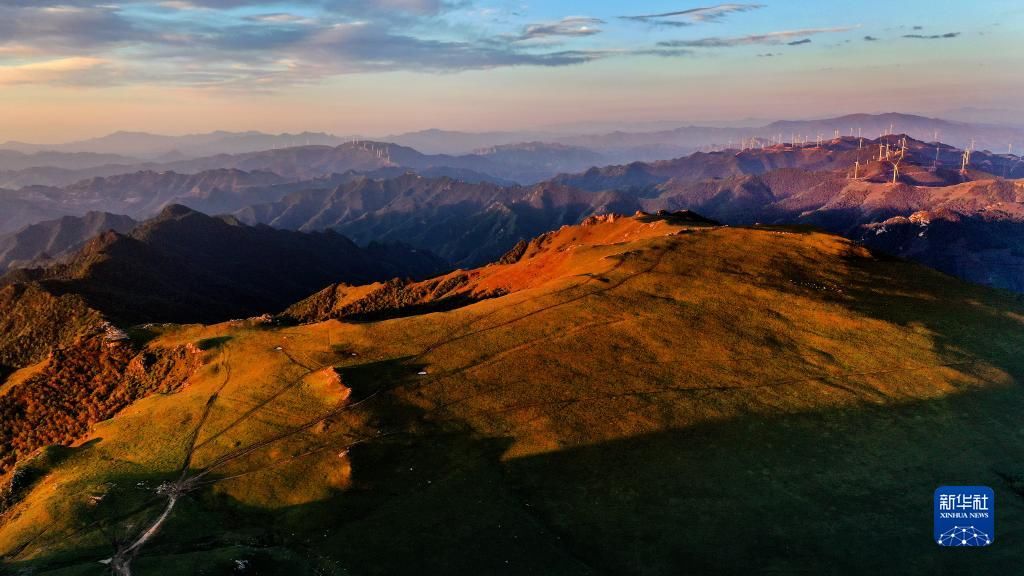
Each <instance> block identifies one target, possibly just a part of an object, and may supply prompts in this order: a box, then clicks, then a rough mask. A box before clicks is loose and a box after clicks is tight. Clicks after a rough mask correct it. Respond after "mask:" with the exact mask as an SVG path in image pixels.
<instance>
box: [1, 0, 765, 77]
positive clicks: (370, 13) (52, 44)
mask: <svg viewBox="0 0 1024 576" xmlns="http://www.w3.org/2000/svg"><path fill="white" fill-rule="evenodd" d="M101 2H104V0H0V14H2V17H0V71H2V73H3V77H4V82H6V83H15V82H17V83H36V82H39V83H61V84H78V85H113V84H129V85H131V84H134V85H168V86H185V87H200V88H217V89H227V90H234V89H238V90H246V89H253V90H259V91H273V90H281V89H287V88H288V87H289V86H292V85H299V84H309V83H314V82H318V81H320V80H322V79H325V78H328V77H332V76H338V75H344V74H357V73H365V72H383V71H415V72H432V73H450V72H460V71H465V70H484V69H492V68H499V67H512V66H539V67H558V66H573V65H579V64H585V63H587V62H592V61H594V60H599V59H603V58H610V57H616V56H631V55H632V56H637V55H656V56H661V57H676V56H685V55H688V54H691V51H690V50H689V49H687V48H685V47H675V46H639V47H637V46H633V47H623V48H619V49H604V50H582V49H572V47H571V46H557V47H556V46H554V45H555V44H562V43H568V42H571V41H573V40H574V39H580V38H585V37H589V36H593V35H596V34H600V33H601V32H602V28H603V25H604V24H605V22H604V21H603V20H601V19H598V18H592V17H587V16H569V17H565V18H562V19H560V20H555V21H548V22H534V23H531V24H529V25H527V26H525V27H522V28H515V27H513V26H514V25H513V24H512V23H511V22H507V23H504V24H505V30H507V33H506V34H500V33H495V34H490V35H483V36H482V35H481V34H480V33H479V28H477V29H470V28H468V27H467V26H466V24H465V18H466V17H467V16H468V15H471V14H475V13H476V12H477V11H478V10H477V9H476V8H475V7H474V5H473V4H472V1H471V0H296V1H292V2H288V3H283V2H279V1H275V0H125V1H121V2H110V3H108V4H101ZM750 6H757V5H745V4H744V5H740V4H722V5H719V6H713V7H709V8H700V9H694V10H692V11H684V12H683V16H680V17H681V18H686V19H689V20H692V21H711V20H715V19H718V18H721V17H723V16H724V15H725V14H728V13H730V12H735V11H744V10H748V9H753V8H751V7H750ZM460 11H461V12H460ZM673 17H675V16H673ZM16 59H17V60H16ZM26 59H29V60H35V61H37V63H35V64H25V63H24V62H25V60H26ZM40 61H41V62H40ZM115 62H116V65H115V64H113V63H115ZM5 63H6V64H8V65H7V66H6V67H4V64H5ZM23 67H25V68H23Z"/></svg>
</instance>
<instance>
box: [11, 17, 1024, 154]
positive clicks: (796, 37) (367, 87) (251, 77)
mask: <svg viewBox="0 0 1024 576" xmlns="http://www.w3.org/2000/svg"><path fill="white" fill-rule="evenodd" d="M1022 38H1024V5H1022V4H1021V2H1020V1H1019V0H985V1H973V2H946V1H936V0H913V1H900V2H890V1H882V0H869V1H828V2H822V1H811V0H785V1H782V0H764V1H763V2H757V3H724V4H714V3H700V2H686V1H679V0H637V1H635V2H619V1H616V2H611V1H600V0H595V1H587V2H584V1H557V0H547V1H544V2H540V1H537V2H521V1H501V0H377V1H374V0H309V1H299V2H260V1H250V0H189V1H186V0H169V1H159V0H138V1H128V2H102V1H96V0H0V141H5V140H23V141H30V142H56V141H61V140H68V139H73V138H82V137H89V136H97V135H101V134H104V133H107V132H111V131H115V130H145V131H152V132H162V133H170V134H181V133H186V132H199V131H210V130H214V129H225V130H248V129H253V130H264V131H272V132H281V131H291V132H295V131H303V130H311V131H327V132H333V133H336V134H344V135H347V134H364V135H384V134H388V133H392V132H400V131H408V130H418V129H424V128H430V127H440V128H449V129H460V130H492V129H524V128H537V127H544V126H551V125H561V124H572V123H580V122H613V121H614V122H633V121H636V122H641V121H658V120H665V121H710V120H723V121H728V120H736V119H744V118H759V119H778V118H807V117H814V116H826V115H833V114H842V113H849V112H883V111H901V112H913V113H925V114H941V113H944V112H946V111H949V110H955V109H958V108H963V107H973V108H983V109H997V110H1003V109H1005V110H1011V111H1015V112H1019V111H1020V109H1021V104H1020V102H1021V98H1020V94H1021V93H1022V89H1024V74H1022V73H1021V72H1020V71H1021V70H1022V69H1024V50H1022V49H1021V48H1022V42H1024V41H1022Z"/></svg>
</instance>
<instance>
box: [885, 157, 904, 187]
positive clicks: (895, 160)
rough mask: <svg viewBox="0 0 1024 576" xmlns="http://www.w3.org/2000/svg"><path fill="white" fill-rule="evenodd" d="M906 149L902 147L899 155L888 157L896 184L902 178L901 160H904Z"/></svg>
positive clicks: (893, 181)
mask: <svg viewBox="0 0 1024 576" xmlns="http://www.w3.org/2000/svg"><path fill="white" fill-rule="evenodd" d="M903 153H904V150H903V149H901V150H900V153H899V155H895V156H893V157H892V158H888V157H886V160H887V161H888V162H889V164H892V183H893V184H896V183H897V182H899V179H900V162H903V155H904V154H903Z"/></svg>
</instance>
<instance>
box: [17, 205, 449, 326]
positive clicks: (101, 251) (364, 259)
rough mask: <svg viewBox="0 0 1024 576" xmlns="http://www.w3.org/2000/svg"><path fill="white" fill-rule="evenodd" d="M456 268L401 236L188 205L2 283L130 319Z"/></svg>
mask: <svg viewBox="0 0 1024 576" xmlns="http://www.w3.org/2000/svg"><path fill="white" fill-rule="evenodd" d="M444 268H446V264H445V263H444V262H443V261H441V260H439V259H438V258H436V257H435V256H433V255H431V254H429V253H427V252H424V251H417V250H412V249H409V248H407V247H404V246H400V245H383V244H374V245H371V246H368V247H367V248H360V247H358V246H356V245H355V244H354V243H352V241H351V240H349V239H348V238H345V237H344V236H341V235H340V234H337V233H335V232H330V231H328V232H317V233H312V234H307V233H301V232H291V231H286V230H275V229H273V228H269V227H265V226H260V227H249V226H245V225H243V224H241V223H239V222H238V221H237V220H235V219H233V218H231V217H220V218H215V217H211V216H207V215H205V214H202V213H200V212H196V211H194V210H192V209H190V208H187V207H185V206H180V205H172V206H168V207H166V208H165V209H164V210H163V212H161V214H160V215H158V216H157V217H156V218H153V219H150V220H148V221H146V222H143V223H142V224H140V225H138V226H136V227H135V228H134V229H132V230H131V231H130V232H129V233H127V234H121V233H118V232H115V231H112V230H109V231H105V232H103V233H101V234H100V235H99V236H96V237H95V238H93V239H91V240H90V241H89V242H87V243H86V244H85V245H84V246H83V247H82V248H81V249H80V250H79V251H77V252H76V253H74V254H72V255H70V256H69V257H67V258H65V259H64V260H63V261H62V262H59V263H56V264H53V265H51V266H48V267H44V268H32V269H20V270H13V271H11V272H8V273H7V274H6V275H5V276H3V277H0V284H3V285H12V284H34V285H38V286H40V287H41V288H42V289H43V290H45V291H47V292H49V293H51V294H55V295H61V294H73V295H76V296H78V297H80V298H82V299H84V301H85V302H87V303H88V305H89V306H90V307H91V308H93V309H95V310H97V311H99V312H100V313H102V314H103V315H104V316H105V317H107V318H109V319H111V320H115V321H117V322H122V323H129V324H130V323H136V322H143V321H159V322H172V321H173V322H199V321H203V322H214V321H220V320H226V319H229V318H235V317H244V316H252V315H255V314H260V313H264V312H275V311H278V310H280V309H283V308H284V307H285V306H287V305H289V304H290V303H292V302H294V301H296V300H298V299H299V298H302V297H304V296H306V295H308V294H310V293H312V292H314V291H316V290H318V289H320V288H322V287H323V286H326V285H328V284H331V283H333V282H337V281H339V280H341V281H350V282H361V283H362V282H372V281H376V280H385V279H389V278H393V277H425V276H428V275H431V274H435V273H437V272H439V271H441V270H443V269H444Z"/></svg>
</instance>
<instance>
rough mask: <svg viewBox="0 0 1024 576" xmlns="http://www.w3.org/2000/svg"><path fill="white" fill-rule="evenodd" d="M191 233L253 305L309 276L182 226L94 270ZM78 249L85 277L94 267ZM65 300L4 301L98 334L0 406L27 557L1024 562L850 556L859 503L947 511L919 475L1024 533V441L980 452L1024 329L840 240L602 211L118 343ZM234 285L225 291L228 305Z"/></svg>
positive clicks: (900, 523)
mask: <svg viewBox="0 0 1024 576" xmlns="http://www.w3.org/2000/svg"><path fill="white" fill-rule="evenodd" d="M261 230H262V231H261ZM183 231H187V233H188V235H189V236H191V235H196V234H198V235H199V238H201V239H202V240H204V243H203V246H204V247H206V249H208V250H214V251H218V252H219V253H221V254H226V253H228V252H229V251H228V250H225V251H223V252H220V250H221V249H219V248H217V247H216V246H214V245H213V244H211V243H210V241H211V240H214V239H215V238H213V237H212V236H210V234H212V233H214V231H220V232H218V234H224V237H231V236H234V235H235V234H237V235H239V237H245V238H246V240H247V242H249V243H250V245H251V246H259V247H260V249H256V250H253V253H254V254H258V255H262V256H263V258H262V261H263V263H264V264H265V265H266V266H267V268H266V270H267V271H268V272H267V273H265V274H263V275H262V277H261V279H262V283H261V285H262V286H265V287H268V288H269V287H270V286H271V285H274V283H278V282H284V281H285V280H277V279H275V278H274V276H288V275H290V274H292V273H294V268H287V267H286V268H280V267H281V266H288V265H289V263H288V262H287V261H282V260H280V259H277V258H274V257H271V256H270V255H269V254H268V252H267V250H268V249H269V246H268V244H267V243H275V242H278V241H280V239H283V238H287V239H289V240H288V242H297V240H295V238H297V236H295V235H296V234H299V233H286V232H271V231H269V229H247V228H244V227H240V226H239V225H238V224H236V223H232V222H231V221H230V220H226V219H224V218H210V217H205V216H201V215H198V214H196V213H194V212H191V211H188V210H186V209H183V208H177V207H175V208H170V209H168V210H167V213H166V214H164V215H162V217H161V218H160V219H158V221H154V222H151V223H146V224H143V225H142V229H141V230H139V229H137V230H136V231H135V232H133V233H132V237H131V238H130V239H129V240H122V239H121V238H120V237H114V238H110V239H106V238H101V239H100V242H101V243H102V244H103V247H102V248H101V252H102V253H103V254H104V256H103V258H104V259H105V260H106V261H107V262H113V261H115V260H118V259H121V258H124V257H125V255H126V254H125V253H126V252H128V249H127V247H130V246H134V245H137V243H151V244H152V245H153V247H154V248H153V249H155V247H157V246H159V247H160V248H161V251H163V250H165V249H166V250H167V251H168V252H167V253H172V252H176V250H172V249H171V248H169V246H170V243H171V240H172V238H173V237H174V236H175V235H177V234H178V233H180V232H183ZM257 235H259V236H263V235H265V239H263V240H260V241H258V242H257V241H255V240H254V238H255V237H256V236H257ZM218 238H219V236H218ZM303 238H305V236H303ZM317 238H322V237H320V236H310V237H309V239H306V240H303V242H304V243H309V242H315V241H317V240H316V239H317ZM177 242H178V241H175V244H177ZM183 242H186V243H187V242H188V241H187V240H185V241H183ZM120 245H124V246H125V248H115V247H117V246H120ZM239 245H240V244H233V246H239ZM306 246H307V247H308V244H306ZM181 247H182V248H183V249H184V248H186V247H187V246H186V245H181ZM149 250H150V249H149V248H145V249H143V248H139V251H140V252H142V251H147V253H148V254H149V255H148V256H147V258H148V257H151V256H152V253H151V252H148V251H149ZM88 254H91V252H90V251H89V250H86V251H85V252H83V253H82V257H81V260H80V261H81V262H82V264H79V265H76V266H73V267H72V268H75V269H82V270H93V271H97V269H96V266H97V265H98V264H97V263H96V262H97V261H98V260H97V259H93V258H91V257H90V256H88ZM190 256H191V257H194V259H195V261H196V262H195V264H190V266H200V265H202V264H203V263H205V262H207V257H206V255H204V254H203V252H202V250H200V251H197V252H195V253H194V254H190ZM291 257H295V255H294V254H292V255H291ZM352 257H353V258H355V255H352ZM125 261H126V262H134V260H130V259H129V260H125ZM357 262H358V260H357ZM167 264H172V263H167ZM304 264H306V263H305V262H304ZM108 265H112V264H108ZM180 265H182V263H181V262H174V263H173V265H172V266H170V267H171V271H170V272H169V273H168V274H167V275H164V276H162V277H161V280H162V281H169V280H170V277H169V275H170V274H173V273H174V272H178V266H180ZM227 265H228V266H230V263H228V264H227ZM223 266H225V264H224V263H223V262H222V263H219V264H218V269H223V271H224V272H231V273H234V274H237V273H238V271H239V268H237V267H236V268H234V269H230V268H228V269H225V268H223ZM162 267H166V266H162ZM58 269H59V270H63V271H65V272H63V274H65V275H66V277H70V276H68V274H70V272H68V271H69V270H70V268H58ZM126 270H127V269H126ZM275 272H276V273H275ZM179 273H180V275H181V276H183V277H185V278H189V277H191V278H195V279H209V276H208V275H206V274H205V273H204V276H202V277H201V278H199V277H197V276H196V274H197V272H196V269H195V268H190V269H184V270H181V271H180V272H179ZM93 276H94V277H97V278H99V277H100V276H102V277H103V278H104V280H105V281H106V282H108V283H109V282H112V281H115V280H116V281H119V282H128V281H129V278H128V277H126V276H116V277H115V276H112V275H109V274H108V275H103V274H99V275H98V276H97V275H96V274H94V275H93ZM147 276H148V274H145V275H143V276H141V278H146V277H147ZM134 277H136V276H135V275H133V276H132V278H134ZM61 282H66V281H65V280H61ZM108 285H109V284H108ZM126 285H129V284H126ZM241 285H242V286H244V285H245V284H244V283H243V284H241ZM45 286H46V285H45V284H40V283H28V284H16V285H12V286H11V287H9V288H5V289H4V290H3V291H0V296H2V297H4V298H9V296H8V294H9V292H10V290H11V289H12V288H13V289H17V290H22V291H24V293H26V294H27V293H29V292H38V291H40V290H43V291H45V292H46V294H49V296H48V298H50V299H52V298H59V299H61V302H63V303H65V305H66V308H65V309H66V311H67V312H70V313H72V314H71V317H72V318H77V319H80V320H81V321H82V323H83V324H86V323H95V324H94V325H92V326H90V327H88V328H87V329H83V330H82V331H81V332H80V334H79V335H78V337H77V339H74V340H70V341H68V342H67V343H66V344H64V345H62V346H58V347H56V349H54V350H53V351H51V352H50V353H49V354H45V353H44V354H42V355H40V356H37V357H35V358H34V359H33V361H32V362H28V363H23V364H21V365H20V369H19V370H17V371H15V372H14V373H13V374H11V375H9V376H8V377H7V378H6V379H5V380H4V382H3V384H2V388H0V416H2V417H3V420H4V422H5V426H4V428H3V431H2V432H0V442H3V445H4V447H5V450H6V451H5V452H4V454H5V458H4V459H3V461H2V462H0V467H2V468H3V470H4V471H5V475H4V476H3V478H4V481H5V484H4V487H3V489H2V490H0V507H2V514H0V552H2V554H3V562H4V567H5V569H9V570H13V571H29V572H33V573H69V572H82V573H89V572H96V571H97V570H104V568H103V565H118V566H124V567H127V568H128V569H130V570H131V571H133V572H134V573H142V574H144V573H171V574H179V573H180V574H188V573H196V572H200V571H208V572H215V573H232V572H238V571H242V572H243V573H246V572H259V573H267V574H284V573H297V572H298V573H307V572H308V573H322V574H331V575H339V576H340V575H343V574H385V573H386V574H414V573H441V572H444V573H447V574H467V575H468V574H481V573H487V574H535V573H557V574H570V575H580V576H583V575H587V576H589V575H593V574H602V573H614V574H647V575H656V576H660V575H669V574H679V573H681V572H686V571H701V572H730V573H741V572H744V571H746V570H749V567H750V566H752V565H759V566H764V567H766V568H768V569H770V570H771V571H782V572H791V571H809V572H828V571H831V570H833V569H834V568H835V564H834V563H835V561H836V560H835V558H834V556H833V554H832V552H834V551H835V550H844V551H845V552H843V554H842V566H843V567H844V568H845V569H849V570H852V571H856V572H877V571H885V570H889V569H891V570H895V571H898V572H900V573H909V574H917V573H921V574H924V573H929V572H934V571H935V570H939V569H946V570H956V571H971V570H982V571H985V572H986V573H1006V572H1007V571H1010V572H1012V570H1013V569H1014V567H1015V566H1017V563H1018V561H1019V554H1018V553H1017V551H1016V549H1015V548H1014V547H1012V546H994V547H991V548H990V549H988V550H986V551H985V552H986V553H985V554H983V555H942V557H941V558H939V557H937V555H936V553H935V544H934V542H932V541H931V539H930V537H929V536H930V534H928V533H927V529H925V534H924V535H922V534H919V533H917V531H912V533H907V532H908V531H907V530H893V531H889V530H874V531H872V530H868V531H866V532H864V533H863V534H862V538H861V539H862V542H861V543H862V544H863V545H859V546H849V545H848V544H849V540H850V534H855V533H856V534H860V532H861V531H863V528H864V526H868V525H877V523H878V522H879V515H878V513H877V509H876V508H874V507H872V506H868V505H866V503H867V502H877V501H883V502H886V507H885V514H886V516H885V517H886V519H887V520H885V524H886V525H887V526H888V525H890V524H891V526H893V527H906V526H917V525H918V524H919V523H920V518H921V517H922V515H925V516H927V515H926V514H925V513H924V512H922V510H925V511H926V512H930V508H929V507H927V506H925V507H922V504H921V503H920V501H919V499H917V498H907V497H906V491H907V486H908V485H909V486H917V485H922V486H928V487H929V488H928V490H929V492H930V491H931V490H932V488H931V487H932V486H933V485H934V483H935V482H936V481H937V480H936V479H942V478H955V477H957V474H963V470H965V469H969V470H971V471H972V476H971V478H972V481H974V482H978V483H982V484H984V485H987V486H992V487H993V489H994V490H995V493H996V498H997V499H998V501H999V502H1001V503H1002V504H1001V505H1002V506H1004V507H1005V508H1004V509H1006V510H1009V511H1010V512H1007V513H1005V515H1004V516H1001V520H1000V528H999V529H1000V530H1001V531H1002V532H1001V533H1002V534H1006V535H1007V536H1006V538H1010V537H1012V534H1014V533H1017V532H1019V531H1020V530H1022V529H1024V525H1022V521H1021V517H1020V515H1017V514H1013V513H1012V510H1014V509H1015V507H1016V506H1017V504H1016V503H1017V502H1018V501H1019V498H1020V497H1021V495H1022V494H1024V489H1022V488H1021V484H1020V480H1019V479H1020V478H1022V477H1024V470H1022V469H1021V466H1020V462H1021V460H1022V458H1024V453H1022V452H1021V449H1020V445H1019V443H1013V442H1010V443H1007V444H1005V445H1003V446H1001V447H1000V448H999V449H998V450H996V449H993V448H992V445H991V444H990V443H988V441H987V440H986V439H989V438H991V437H992V436H993V435H994V436H997V437H1013V436H1014V435H1015V434H1016V433H1017V432H1018V430H1019V413H1020V411H1021V410H1022V409H1024V395H1022V394H1021V388H1020V386H1019V382H1020V379H1021V378H1022V377H1024V365H1022V362H1021V356H1020V354H1019V353H1018V351H1019V349H1020V347H1021V346H1022V345H1024V330H1022V329H1021V328H1022V327H1021V322H1020V318H1022V317H1024V309H1022V308H1021V304H1020V302H1019V299H1017V298H1015V297H1013V296H1011V295H1008V294H1006V293H1001V292H998V291H994V290H991V289H987V288H984V287H980V286H974V285H970V284H966V283H963V282H961V281H958V280H956V279H953V278H951V277H949V276H947V275H944V274H941V273H938V272H935V271H933V270H930V269H928V268H926V267H924V266H920V265H917V264H913V263H909V262H906V261H901V260H898V259H893V258H890V257H887V256H884V255H881V254H877V253H874V252H872V251H870V250H868V249H866V248H864V247H863V246H860V245H858V244H856V243H854V242H852V241H850V240H846V239H843V238H840V237H837V236H833V235H829V234H824V233H820V232H815V231H811V230H808V229H807V228H800V227H797V228H794V227H778V226H760V227H739V226H722V225H718V224H717V223H715V222H712V221H709V220H708V219H706V218H701V217H699V216H697V215H695V214H692V213H679V214H673V213H663V214H640V215H636V216H609V215H605V216H600V217H594V218H588V219H586V220H585V222H583V223H582V224H581V225H578V226H566V227H564V228H560V229H559V230H556V231H552V232H549V233H546V234H544V235H542V236H539V237H537V238H534V239H531V240H530V241H527V242H523V243H519V244H517V245H516V246H515V249H514V250H512V251H511V252H510V253H509V254H507V255H506V256H505V257H504V258H501V259H500V260H499V261H498V262H494V263H492V264H490V265H488V266H484V267H481V268H476V269H469V270H465V271H462V272H455V273H449V274H446V275H443V276H439V277H434V278H431V279H426V280H422V281H409V282H405V281H402V282H395V281H388V282H377V283H370V284H363V285H360V282H359V281H358V280H356V281H353V282H345V283H344V284H337V283H332V284H331V286H329V287H327V288H326V289H324V290H320V291H319V292H317V293H316V294H313V293H312V292H311V294H312V295H311V296H308V297H304V298H301V299H296V301H295V304H293V305H292V306H289V307H287V309H286V311H285V314H284V316H282V317H280V318H278V319H276V320H275V319H271V318H269V317H268V318H254V319H246V320H233V321H228V322H222V323H218V324H212V325H162V324H161V325H144V326H138V327H133V328H131V329H129V330H127V331H124V332H120V331H118V330H117V329H116V328H113V327H110V326H109V325H108V326H106V327H105V326H104V325H103V324H102V321H103V316H102V315H100V314H96V313H93V315H91V316H90V313H89V312H88V310H91V308H85V309H79V308H78V307H79V306H81V305H82V301H83V300H82V297H80V296H77V295H76V294H75V293H74V292H73V291H71V290H68V291H67V292H65V293H64V294H62V295H61V296H59V297H57V296H54V294H53V292H49V291H48V290H49V289H47V288H44V287H45ZM65 286H66V287H68V288H70V286H68V285H67V284H65ZM147 286H148V287H149V289H151V288H153V287H156V286H155V285H153V284H149V285H147ZM193 286H194V288H193V289H194V290H196V292H195V294H194V295H195V296H199V295H201V294H203V295H207V296H211V297H213V296H216V294H214V293H212V292H209V291H208V290H207V288H209V287H210V286H208V285H206V284H204V283H197V284H193ZM218 288H221V289H223V288H227V287H221V286H218ZM138 289H139V291H138V292H137V293H138V294H142V293H144V292H143V290H144V287H143V286H138ZM217 294H221V293H220V292H218V293H217ZM236 294H237V292H236ZM224 296H225V295H224V294H221V297H220V298H219V299H216V300H211V302H213V301H217V302H219V303H220V304H223V305H226V306H228V307H230V306H232V305H234V303H233V302H231V301H225V300H226V299H225V298H224ZM29 297H33V298H39V297H43V296H40V294H34V295H32V294H30V295H29ZM3 302H5V300H0V304H2V303H3ZM126 304H127V305H128V306H129V307H131V305H132V304H133V301H132V300H131V299H129V300H128V301H127V302H126ZM227 310H228V308H225V311H227ZM37 312H39V313H44V314H51V315H52V314H54V313H55V312H56V308H54V307H52V306H50V307H44V308H40V309H38V310H37ZM11 318H12V316H11V315H9V314H4V315H0V321H3V322H10V321H11V320H10V319H11ZM339 319H340V320H339ZM295 322H300V323H299V324H297V325H296V324H295ZM58 324H59V323H58ZM7 333H8V331H6V330H5V331H4V332H3V334H7ZM994 334H997V335H999V337H998V338H993V337H992V335H994ZM951 427H952V428H951ZM940 431H949V432H950V433H949V434H945V433H940ZM865 486H870V490H869V491H868V492H867V493H866V492H865ZM837 502H841V503H842V502H845V503H850V502H861V503H864V505H845V504H844V505H841V506H839V505H836V503H837ZM927 503H928V504H930V502H927ZM793 510H815V511H817V513H815V514H808V515H804V514H792V513H791V512H792V511H793ZM695 518H699V519H700V520H699V522H697V521H695V520H694V519H695ZM752 519H753V520H752ZM761 519H764V520H763V521H762V520H761ZM695 522H697V523H696V525H695ZM680 527H692V529H693V530H698V529H699V531H700V532H701V534H702V535H703V539H702V540H699V541H698V540H695V539H694V538H693V537H692V531H691V530H687V529H680ZM769 528H770V529H769ZM708 541H716V542H717V541H729V542H731V545H730V547H729V553H728V554H722V553H720V551H718V550H713V549H709V547H708V546H707V545H706V543H707V542H708ZM136 543H138V544H137V545H136ZM881 547H886V548H885V549H898V550H899V553H898V554H885V555H883V556H884V557H880V555H879V551H878V550H879V549H880V548H881ZM664 551H671V553H666V552H664ZM637 558H644V561H643V562H641V563H639V564H638V563H637ZM883 565H884V567H883Z"/></svg>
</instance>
